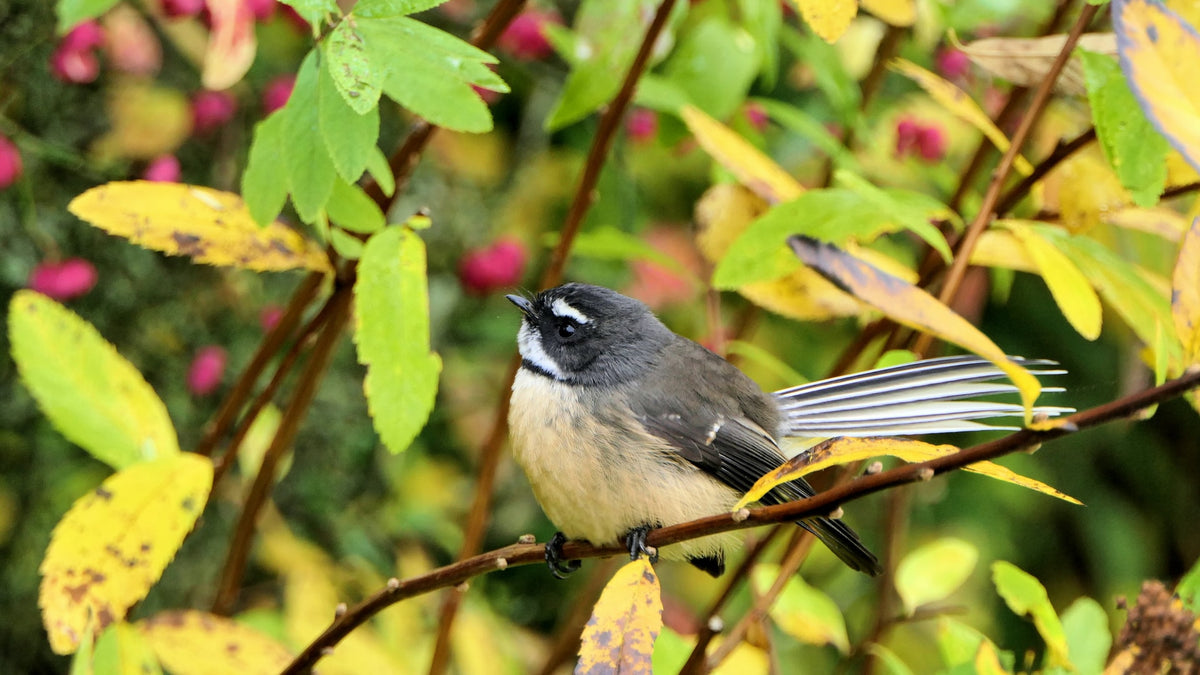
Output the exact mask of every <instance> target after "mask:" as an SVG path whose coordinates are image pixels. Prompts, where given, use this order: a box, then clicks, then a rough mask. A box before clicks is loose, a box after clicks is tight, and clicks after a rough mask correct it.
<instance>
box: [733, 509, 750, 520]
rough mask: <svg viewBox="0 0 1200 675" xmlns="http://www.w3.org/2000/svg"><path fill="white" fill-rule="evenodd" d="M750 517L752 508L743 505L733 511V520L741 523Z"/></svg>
mask: <svg viewBox="0 0 1200 675" xmlns="http://www.w3.org/2000/svg"><path fill="white" fill-rule="evenodd" d="M749 518H750V509H748V508H746V507H744V506H743V507H742V508H740V509H738V510H737V511H734V512H733V522H735V523H740V522H743V521H745V520H748V519H749Z"/></svg>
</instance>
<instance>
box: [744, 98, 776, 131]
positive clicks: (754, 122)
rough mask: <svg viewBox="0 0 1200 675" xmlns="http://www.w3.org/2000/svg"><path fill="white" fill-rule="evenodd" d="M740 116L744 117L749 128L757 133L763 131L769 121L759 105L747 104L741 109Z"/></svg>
mask: <svg viewBox="0 0 1200 675" xmlns="http://www.w3.org/2000/svg"><path fill="white" fill-rule="evenodd" d="M742 114H744V115H745V116H746V121H747V122H749V123H750V126H752V127H754V130H755V131H757V132H759V133H762V132H763V131H765V130H766V128H767V124H768V123H769V122H770V121H771V120H770V118H769V117H767V111H766V110H765V109H763V107H762V104H761V103H747V104H746V107H745V108H742Z"/></svg>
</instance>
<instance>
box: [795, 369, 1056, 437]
mask: <svg viewBox="0 0 1200 675" xmlns="http://www.w3.org/2000/svg"><path fill="white" fill-rule="evenodd" d="M1009 359H1010V360H1011V361H1012V362H1013V363H1015V364H1017V365H1020V366H1022V367H1024V368H1027V369H1029V370H1030V372H1031V373H1033V374H1034V375H1061V374H1063V373H1065V372H1066V371H1065V370H1062V369H1059V368H1055V366H1057V365H1058V364H1057V363H1055V362H1054V361H1047V360H1044V359H1025V358H1021V357H1017V356H1012V357H1009ZM1006 378H1007V376H1006V375H1005V374H1004V371H1002V370H1000V369H999V368H997V367H996V366H995V364H993V363H991V362H990V361H987V360H985V359H981V358H979V357H977V356H949V357H944V358H938V359H926V360H924V361H915V362H913V363H906V364H904V365H899V366H891V367H888V368H880V369H877V370H869V371H866V372H863V373H856V374H853V375H845V376H842V377H835V378H832V379H828V380H821V381H819V382H813V383H811V384H804V385H800V386H798V387H791V388H788V389H783V390H780V391H777V392H775V397H776V398H777V399H778V400H779V407H780V410H781V411H782V412H783V414H784V415H785V416H786V420H785V421H784V423H783V425H782V428H783V432H784V435H786V436H793V437H807V438H821V437H832V436H859V437H862V436H907V435H916V434H934V433H949V432H957V431H975V430H979V429H1000V430H1014V429H1018V428H1019V427H1015V426H994V425H989V424H983V423H981V422H974V421H972V420H977V419H987V418H994V417H1013V416H1021V415H1023V414H1024V408H1022V407H1021V406H1020V405H1018V404H1015V403H996V402H991V401H976V400H963V399H974V398H975V397H979V396H991V395H994V394H1012V393H1016V392H1017V388H1016V387H1014V386H1013V385H1011V384H1008V383H1007V382H996V380H1004V379H1006ZM1042 391H1043V392H1059V391H1063V389H1062V388H1061V387H1045V388H1043V389H1042ZM1033 411H1034V413H1035V414H1040V415H1047V416H1055V415H1060V414H1063V413H1071V412H1074V408H1063V407H1058V406H1039V407H1035V408H1034V409H1033Z"/></svg>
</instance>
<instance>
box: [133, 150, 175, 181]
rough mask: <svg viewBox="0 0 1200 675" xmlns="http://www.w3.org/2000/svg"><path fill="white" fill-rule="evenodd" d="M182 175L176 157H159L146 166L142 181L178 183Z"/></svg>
mask: <svg viewBox="0 0 1200 675" xmlns="http://www.w3.org/2000/svg"><path fill="white" fill-rule="evenodd" d="M180 173H181V171H180V169H179V160H178V159H176V158H175V155H159V156H158V157H155V158H154V159H152V160H150V163H149V164H147V165H146V170H145V171H143V172H142V180H148V181H154V182H155V183H178V182H179V177H180Z"/></svg>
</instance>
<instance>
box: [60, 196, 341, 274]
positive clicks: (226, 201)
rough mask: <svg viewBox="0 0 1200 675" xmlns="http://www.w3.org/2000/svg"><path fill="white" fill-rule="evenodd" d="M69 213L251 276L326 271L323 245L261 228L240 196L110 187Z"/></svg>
mask: <svg viewBox="0 0 1200 675" xmlns="http://www.w3.org/2000/svg"><path fill="white" fill-rule="evenodd" d="M68 208H69V209H70V211H71V213H74V214H75V215H76V216H79V217H80V218H82V219H83V220H86V221H87V222H89V223H91V224H92V225H95V226H96V227H98V228H100V229H102V230H104V231H105V232H108V233H109V234H115V235H117V236H119V237H125V238H126V239H128V240H130V241H132V242H133V243H135V244H138V245H139V246H144V247H146V248H150V249H154V250H156V251H162V252H163V253H167V254H169V255H186V256H190V257H191V258H192V259H193V260H194V261H196V262H198V263H205V264H208V265H232V266H234V267H242V268H245V269H251V270H257V271H279V270H290V269H296V268H306V269H310V270H315V271H318V272H328V271H329V260H328V258H326V256H325V253H324V251H323V250H322V248H321V247H320V246H319V245H318V244H316V243H314V242H312V241H310V240H308V239H306V238H304V237H303V236H302V235H301V234H300V233H298V232H296V231H295V230H292V229H291V228H289V227H286V226H285V225H283V224H281V223H279V222H274V223H271V224H270V225H268V226H266V227H259V226H258V225H257V224H256V223H255V222H254V218H252V217H251V216H250V211H249V210H247V209H246V205H245V203H243V202H242V198H241V197H239V196H237V195H235V194H231V193H229V192H221V191H220V190H213V189H211V188H206V187H198V186H194V185H183V184H180V183H152V182H149V181H124V182H113V183H108V184H105V185H101V186H99V187H94V188H92V189H90V190H88V191H87V192H84V193H83V194H81V195H79V196H78V197H76V198H75V199H73V200H72V201H71V203H70V205H69V206H68Z"/></svg>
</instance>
